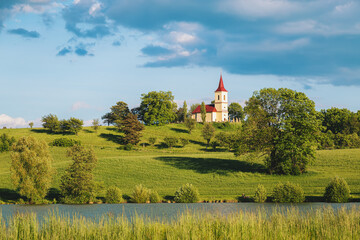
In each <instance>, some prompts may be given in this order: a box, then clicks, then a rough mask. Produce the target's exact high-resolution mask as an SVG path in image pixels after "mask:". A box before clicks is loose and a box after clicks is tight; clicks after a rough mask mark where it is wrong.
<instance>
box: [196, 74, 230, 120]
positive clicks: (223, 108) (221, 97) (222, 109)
mask: <svg viewBox="0 0 360 240" xmlns="http://www.w3.org/2000/svg"><path fill="white" fill-rule="evenodd" d="M205 108H206V122H227V121H229V114H228V91H227V90H226V89H225V87H224V82H223V79H222V75H220V81H219V86H218V88H217V89H216V90H215V101H214V104H208V105H206V106H205ZM191 118H192V119H195V120H196V121H197V122H202V119H201V105H199V106H197V108H196V109H195V110H194V111H193V112H192V113H191Z"/></svg>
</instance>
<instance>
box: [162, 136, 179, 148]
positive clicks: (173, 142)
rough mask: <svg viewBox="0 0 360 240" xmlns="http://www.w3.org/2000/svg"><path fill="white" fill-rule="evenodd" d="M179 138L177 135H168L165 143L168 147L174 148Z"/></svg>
mask: <svg viewBox="0 0 360 240" xmlns="http://www.w3.org/2000/svg"><path fill="white" fill-rule="evenodd" d="M178 141H179V139H177V138H176V137H166V138H164V143H165V145H166V146H167V147H169V148H172V147H173V146H175V145H176V144H177V143H178Z"/></svg>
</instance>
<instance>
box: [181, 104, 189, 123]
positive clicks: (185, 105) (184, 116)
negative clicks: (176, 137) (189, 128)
mask: <svg viewBox="0 0 360 240" xmlns="http://www.w3.org/2000/svg"><path fill="white" fill-rule="evenodd" d="M182 110H183V119H182V121H183V122H185V120H186V119H188V109H187V104H186V101H184V104H183V107H182Z"/></svg>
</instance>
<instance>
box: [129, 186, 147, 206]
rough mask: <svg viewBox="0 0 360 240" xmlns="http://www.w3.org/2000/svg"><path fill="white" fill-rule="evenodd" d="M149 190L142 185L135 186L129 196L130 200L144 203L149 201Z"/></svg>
mask: <svg viewBox="0 0 360 240" xmlns="http://www.w3.org/2000/svg"><path fill="white" fill-rule="evenodd" d="M149 197H150V191H149V189H147V188H146V187H144V186H143V185H141V184H140V185H137V186H135V189H134V192H133V194H132V197H131V201H132V202H134V203H146V202H147V201H149Z"/></svg>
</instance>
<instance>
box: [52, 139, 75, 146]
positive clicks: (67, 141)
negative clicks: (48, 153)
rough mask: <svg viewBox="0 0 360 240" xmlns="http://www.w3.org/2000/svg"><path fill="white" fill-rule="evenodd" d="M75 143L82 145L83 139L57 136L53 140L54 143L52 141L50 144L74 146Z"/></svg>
mask: <svg viewBox="0 0 360 240" xmlns="http://www.w3.org/2000/svg"><path fill="white" fill-rule="evenodd" d="M75 145H81V141H80V140H74V139H71V138H56V139H54V141H52V143H50V146H55V147H73V146H75Z"/></svg>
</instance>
